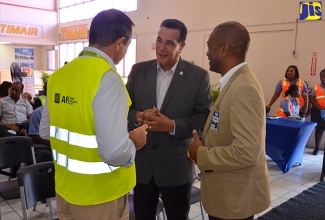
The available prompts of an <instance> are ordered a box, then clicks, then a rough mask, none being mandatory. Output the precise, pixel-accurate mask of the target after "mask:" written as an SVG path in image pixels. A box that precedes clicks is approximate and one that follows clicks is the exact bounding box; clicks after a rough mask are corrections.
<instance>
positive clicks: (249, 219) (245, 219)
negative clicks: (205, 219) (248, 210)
mask: <svg viewBox="0 0 325 220" xmlns="http://www.w3.org/2000/svg"><path fill="white" fill-rule="evenodd" d="M253 219H254V215H252V216H249V217H248V218H242V219H234V220H253ZM209 220H225V219H223V218H218V217H213V216H211V215H209Z"/></svg>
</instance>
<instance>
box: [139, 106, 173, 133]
mask: <svg viewBox="0 0 325 220" xmlns="http://www.w3.org/2000/svg"><path fill="white" fill-rule="evenodd" d="M143 115H144V117H143ZM136 118H137V122H138V123H139V124H147V125H148V131H155V132H173V131H174V122H173V120H170V119H169V118H167V117H166V116H165V115H164V114H162V113H161V112H160V111H159V109H158V108H156V107H153V108H152V109H146V110H145V111H144V112H138V113H137V115H136ZM142 118H144V120H143V121H142Z"/></svg>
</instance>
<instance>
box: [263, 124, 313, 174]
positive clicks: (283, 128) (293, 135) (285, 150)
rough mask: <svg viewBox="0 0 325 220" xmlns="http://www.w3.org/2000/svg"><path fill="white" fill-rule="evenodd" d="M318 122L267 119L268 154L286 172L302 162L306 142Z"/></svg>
mask: <svg viewBox="0 0 325 220" xmlns="http://www.w3.org/2000/svg"><path fill="white" fill-rule="evenodd" d="M316 125H317V123H315V122H310V121H305V122H293V121H288V120H287V119H282V118H281V119H274V120H266V144H265V145H266V146H265V147H266V154H267V155H268V156H269V157H270V158H271V159H272V160H273V161H274V162H275V163H276V164H277V165H278V166H279V167H280V169H281V170H282V171H283V172H284V173H286V172H287V171H288V170H289V169H290V168H291V167H292V166H293V165H294V164H296V163H298V164H299V165H301V163H302V155H303V152H304V149H305V145H306V142H307V140H308V138H309V136H310V134H311V133H312V131H313V129H314V128H315V127H316Z"/></svg>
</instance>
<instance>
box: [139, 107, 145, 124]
mask: <svg viewBox="0 0 325 220" xmlns="http://www.w3.org/2000/svg"><path fill="white" fill-rule="evenodd" d="M140 108H141V110H142V111H143V115H142V121H141V123H140V126H142V125H143V122H144V117H145V116H146V111H145V110H144V108H143V107H142V106H141V105H140Z"/></svg>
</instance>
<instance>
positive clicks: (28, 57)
mask: <svg viewBox="0 0 325 220" xmlns="http://www.w3.org/2000/svg"><path fill="white" fill-rule="evenodd" d="M15 62H16V63H17V64H18V65H19V67H20V69H21V71H22V78H23V84H24V92H28V93H30V94H31V95H32V96H34V95H35V88H34V87H35V86H34V85H35V84H34V48H15Z"/></svg>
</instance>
